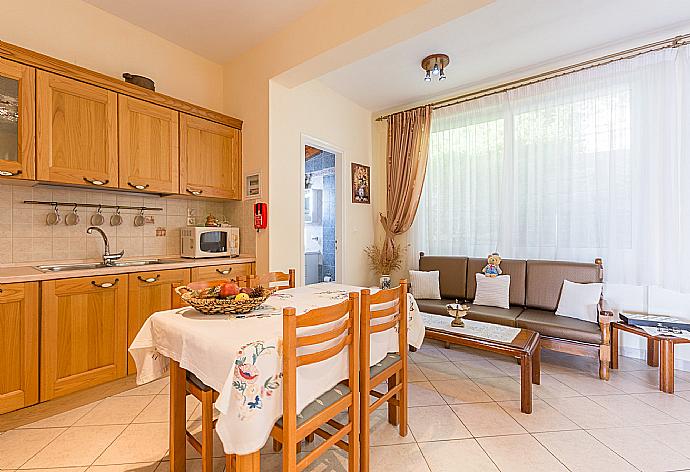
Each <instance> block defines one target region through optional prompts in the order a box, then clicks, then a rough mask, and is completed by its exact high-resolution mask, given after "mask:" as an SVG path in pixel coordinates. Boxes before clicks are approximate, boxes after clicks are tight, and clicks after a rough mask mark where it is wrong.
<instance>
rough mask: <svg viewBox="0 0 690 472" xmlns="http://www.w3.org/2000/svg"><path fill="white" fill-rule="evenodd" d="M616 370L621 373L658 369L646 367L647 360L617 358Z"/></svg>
mask: <svg viewBox="0 0 690 472" xmlns="http://www.w3.org/2000/svg"><path fill="white" fill-rule="evenodd" d="M618 370H619V371H621V372H635V371H640V370H658V367H651V366H648V365H647V359H646V358H645V359H634V358H632V357H624V356H618Z"/></svg>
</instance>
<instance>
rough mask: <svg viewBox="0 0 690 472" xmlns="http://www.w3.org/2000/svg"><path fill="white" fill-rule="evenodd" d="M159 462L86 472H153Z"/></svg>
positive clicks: (112, 466) (96, 467) (114, 466)
mask: <svg viewBox="0 0 690 472" xmlns="http://www.w3.org/2000/svg"><path fill="white" fill-rule="evenodd" d="M158 464H159V462H138V463H136V464H112V465H92V466H91V467H89V468H88V469H87V471H88V472H153V471H154V470H156V467H158ZM46 472H47V471H46Z"/></svg>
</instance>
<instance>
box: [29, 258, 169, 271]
mask: <svg viewBox="0 0 690 472" xmlns="http://www.w3.org/2000/svg"><path fill="white" fill-rule="evenodd" d="M172 262H180V261H179V260H175V259H139V260H132V261H115V262H114V263H113V264H112V265H109V266H107V265H105V264H103V263H102V262H76V263H74V264H52V265H40V266H36V269H38V270H40V271H41V272H62V271H66V270H87V269H105V268H108V267H131V266H134V267H136V266H147V265H155V264H166V263H172Z"/></svg>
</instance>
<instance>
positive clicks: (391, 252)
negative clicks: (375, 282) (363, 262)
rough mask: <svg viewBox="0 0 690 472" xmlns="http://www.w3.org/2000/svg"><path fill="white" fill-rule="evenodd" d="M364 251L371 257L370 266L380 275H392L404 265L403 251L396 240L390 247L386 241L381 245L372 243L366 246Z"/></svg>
mask: <svg viewBox="0 0 690 472" xmlns="http://www.w3.org/2000/svg"><path fill="white" fill-rule="evenodd" d="M364 253H365V254H366V255H367V257H368V258H369V268H370V269H371V270H372V271H373V272H374V273H375V274H376V275H378V276H381V275H390V274H391V272H393V271H394V270H398V269H400V268H401V267H402V256H403V251H402V249H401V248H400V246H398V245H397V244H395V241H391V242H390V247H388V248H386V243H385V242H384V243H383V244H382V245H381V246H378V245H376V244H372V245H370V246H367V247H366V248H364Z"/></svg>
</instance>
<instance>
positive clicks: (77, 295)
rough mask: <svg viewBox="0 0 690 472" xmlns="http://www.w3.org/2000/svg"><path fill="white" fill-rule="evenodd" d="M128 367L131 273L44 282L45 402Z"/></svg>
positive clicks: (119, 374)
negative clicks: (129, 279) (128, 290)
mask: <svg viewBox="0 0 690 472" xmlns="http://www.w3.org/2000/svg"><path fill="white" fill-rule="evenodd" d="M126 370H127V274H119V275H114V276H100V277H80V278H74V279H62V280H48V281H45V282H42V313H41V375H40V379H41V384H40V385H41V387H40V391H41V401H45V400H50V399H51V398H55V397H60V396H62V395H66V394H68V393H72V392H76V391H79V390H83V389H85V388H88V387H92V386H94V385H98V384H102V383H105V382H109V381H111V380H115V379H117V378H120V377H124V376H125V373H126Z"/></svg>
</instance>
